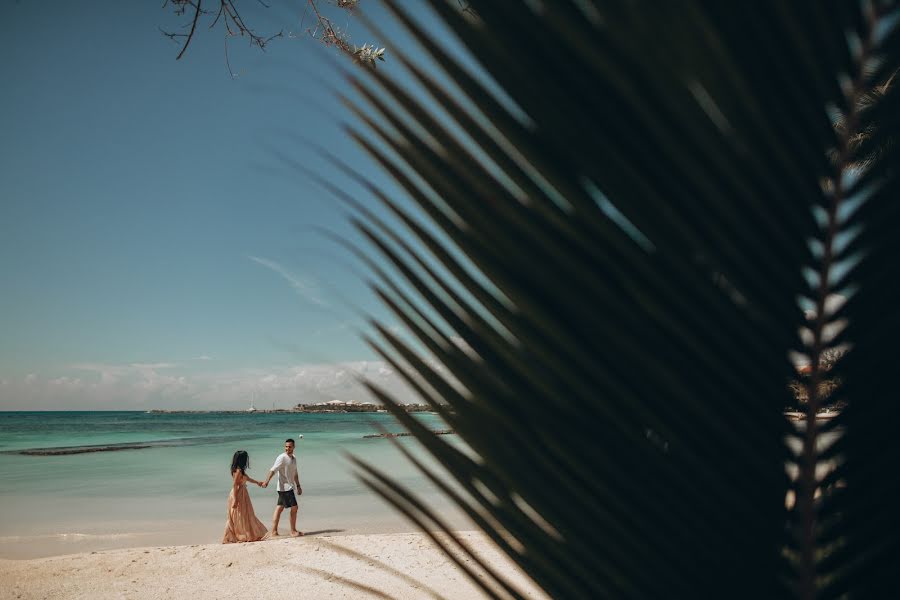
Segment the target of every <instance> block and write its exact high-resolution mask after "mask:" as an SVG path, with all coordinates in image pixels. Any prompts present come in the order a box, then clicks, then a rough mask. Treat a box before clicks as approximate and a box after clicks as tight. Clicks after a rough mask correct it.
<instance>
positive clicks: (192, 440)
mask: <svg viewBox="0 0 900 600" xmlns="http://www.w3.org/2000/svg"><path fill="white" fill-rule="evenodd" d="M246 438H247V436H246V435H219V436H199V437H189V438H174V439H169V440H150V441H140V442H122V443H119V444H94V445H87V446H58V447H56V448H24V449H22V450H2V451H0V454H21V455H24V456H67V455H70V454H88V453H91V452H118V451H119V450H146V449H147V448H171V447H176V446H199V445H202V444H219V443H222V442H228V441H231V440H244V439H246Z"/></svg>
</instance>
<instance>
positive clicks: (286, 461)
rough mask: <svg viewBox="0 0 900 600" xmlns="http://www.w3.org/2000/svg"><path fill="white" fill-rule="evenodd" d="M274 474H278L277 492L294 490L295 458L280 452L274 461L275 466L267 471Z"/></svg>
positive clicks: (295, 475) (295, 476)
mask: <svg viewBox="0 0 900 600" xmlns="http://www.w3.org/2000/svg"><path fill="white" fill-rule="evenodd" d="M269 470H270V471H272V472H274V473H278V491H279V492H286V491H288V490H292V489H294V478H297V457H296V456H288V455H287V452H282V453H281V454H279V455H278V458H276V459H275V464H274V465H272V468H271V469H269ZM298 480H299V479H298Z"/></svg>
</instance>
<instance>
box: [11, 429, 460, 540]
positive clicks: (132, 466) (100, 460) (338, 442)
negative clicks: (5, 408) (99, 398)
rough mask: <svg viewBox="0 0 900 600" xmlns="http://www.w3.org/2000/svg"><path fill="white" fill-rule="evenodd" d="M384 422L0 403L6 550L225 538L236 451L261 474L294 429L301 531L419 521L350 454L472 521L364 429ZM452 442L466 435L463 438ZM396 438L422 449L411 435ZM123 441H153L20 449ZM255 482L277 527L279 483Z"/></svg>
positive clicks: (389, 528) (256, 496) (456, 522)
mask: <svg viewBox="0 0 900 600" xmlns="http://www.w3.org/2000/svg"><path fill="white" fill-rule="evenodd" d="M417 418H419V419H421V420H422V421H423V422H424V423H425V424H426V425H427V426H429V427H430V428H432V429H442V428H444V427H445V426H444V424H443V423H442V422H441V421H440V419H439V418H438V417H437V416H436V415H432V414H427V413H424V414H422V413H420V414H417ZM379 428H383V429H384V430H387V431H391V432H399V431H402V427H401V426H400V425H399V424H398V423H397V422H396V421H395V420H394V418H393V417H391V416H390V415H388V414H385V413H316V414H303V413H267V414H263V413H247V414H227V413H190V414H189V413H181V414H175V413H173V414H148V413H143V412H0V482H2V484H0V507H2V510H0V558H31V557H37V556H50V555H58V554H70V553H75V552H85V551H94V550H103V549H111V548H122V547H134V546H170V545H179V544H201V543H214V542H219V541H220V540H221V535H222V529H223V525H224V521H225V503H226V498H227V496H228V491H229V487H230V483H231V479H230V472H229V466H230V464H231V456H232V454H233V453H234V451H235V450H238V449H242V450H247V451H248V452H249V453H250V470H249V474H250V475H251V477H253V478H254V479H263V478H264V477H265V475H266V473H267V471H268V469H269V467H270V466H271V465H272V462H273V460H274V459H275V457H276V456H277V455H278V454H279V453H280V452H281V451H282V445H283V442H284V440H285V439H286V438H288V437H292V438H294V439H296V440H297V450H296V456H297V457H298V461H299V467H300V481H301V484H302V486H303V491H304V493H303V496H302V498H301V502H300V518H299V527H300V528H301V529H302V530H304V531H307V532H311V533H316V532H320V533H323V534H324V533H327V534H329V535H340V534H351V533H382V532H384V533H386V532H401V531H414V530H415V527H414V526H413V525H411V524H409V523H407V522H406V520H405V519H404V518H403V517H402V516H400V515H398V514H397V513H395V511H394V510H393V509H392V508H390V507H389V506H388V505H387V504H385V503H384V502H383V501H382V500H381V499H380V498H378V497H377V496H375V495H374V494H372V493H371V492H369V491H368V490H367V489H366V488H365V487H364V486H363V485H362V484H361V483H359V482H358V481H357V480H356V479H355V477H354V476H353V474H352V472H353V470H352V468H351V465H350V463H349V461H348V460H347V459H346V455H347V454H348V453H349V454H352V455H355V456H357V457H359V458H362V459H364V460H366V461H368V462H370V463H372V464H375V465H376V466H378V467H379V468H380V469H382V470H383V471H386V472H387V473H389V474H390V475H392V476H393V477H394V478H395V479H397V480H398V481H400V482H401V483H403V484H404V485H406V486H407V487H408V488H410V489H411V490H413V491H415V492H416V493H417V494H419V495H420V496H421V497H422V498H423V499H425V500H426V501H427V502H428V503H429V505H431V506H433V507H435V508H437V509H438V510H440V511H441V515H442V516H443V517H444V518H446V519H448V520H449V522H450V523H451V524H452V525H453V526H454V527H457V528H465V527H466V526H467V523H466V521H465V519H464V517H462V516H461V515H460V514H459V513H458V512H457V511H455V510H454V509H453V508H452V507H451V506H450V505H449V504H448V503H447V502H446V501H445V500H444V499H443V498H442V497H441V496H440V495H439V494H438V493H437V492H436V491H435V490H434V489H433V487H431V485H430V484H429V483H428V482H427V480H426V479H425V478H424V477H423V476H421V475H420V474H419V473H418V471H416V469H415V468H414V467H413V466H412V465H410V464H409V463H408V462H407V461H406V460H405V459H404V458H403V457H402V456H401V455H400V453H399V452H398V451H397V450H396V449H395V448H394V447H393V444H392V443H391V441H390V440H387V439H383V438H374V439H372V438H369V439H367V438H364V437H363V436H364V435H366V434H369V433H377V432H378V431H379ZM300 435H302V436H303V437H302V439H301V438H300ZM445 439H448V441H450V440H452V443H458V441H456V440H455V436H447V437H446V438H445ZM398 441H399V442H400V443H401V444H405V445H407V446H408V447H410V448H412V449H414V451H415V453H416V454H417V455H418V456H420V457H423V458H424V455H423V453H422V452H421V451H420V450H419V449H418V446H417V444H416V442H415V441H413V440H412V438H398ZM115 445H123V446H145V447H141V448H136V449H125V450H117V451H98V452H88V453H79V454H62V455H53V456H42V455H27V454H22V452H25V451H32V450H38V451H45V450H48V449H56V450H58V449H65V448H72V447H83V446H98V447H115ZM248 489H249V491H250V496H251V499H252V501H253V504H254V508H255V510H256V513H257V516H258V517H259V518H260V519H261V520H262V521H263V522H264V523H267V524H268V523H269V522H270V518H271V513H272V509H273V508H274V505H275V498H276V493H275V491H274V490H275V486H274V485H270V486H269V487H268V488H267V489H262V488H259V487H257V486H253V485H251V486H248ZM286 517H287V516H286V515H285V516H283V517H282V524H281V530H282V532H284V531H286V530H287V521H286Z"/></svg>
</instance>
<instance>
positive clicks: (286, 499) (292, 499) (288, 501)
mask: <svg viewBox="0 0 900 600" xmlns="http://www.w3.org/2000/svg"><path fill="white" fill-rule="evenodd" d="M278 506H283V507H285V508H290V507H292V506H297V496H295V495H294V490H288V491H286V492H278Z"/></svg>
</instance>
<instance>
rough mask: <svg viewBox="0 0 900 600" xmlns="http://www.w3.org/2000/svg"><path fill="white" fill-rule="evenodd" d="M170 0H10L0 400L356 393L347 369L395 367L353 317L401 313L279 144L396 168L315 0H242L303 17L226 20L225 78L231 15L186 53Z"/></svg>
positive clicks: (305, 157) (311, 162) (87, 403)
mask: <svg viewBox="0 0 900 600" xmlns="http://www.w3.org/2000/svg"><path fill="white" fill-rule="evenodd" d="M160 4H161V3H157V2H149V3H148V2H113V3H100V2H55V3H52V8H48V6H47V4H46V3H34V2H10V3H4V4H3V7H2V8H0V11H2V13H3V14H2V18H0V28H2V39H3V40H4V41H5V49H4V52H3V53H2V56H0V65H2V69H3V73H4V76H5V77H4V78H5V83H4V85H3V86H0V119H2V131H3V135H2V138H0V202H2V215H3V216H2V219H0V276H2V281H3V293H2V295H0V409H81V408H110V409H115V408H122V409H128V408H135V409H144V408H153V407H185V408H231V407H239V408H242V407H245V406H246V405H247V402H248V400H249V396H250V395H251V393H253V392H256V393H257V394H258V397H259V398H260V400H259V404H261V405H268V404H274V405H276V406H282V407H286V406H290V405H292V404H294V403H296V402H297V401H319V400H323V399H325V400H327V399H331V398H332V397H341V396H344V397H348V398H351V397H352V398H355V399H360V394H359V392H358V389H356V388H355V387H354V386H353V385H352V384H351V383H349V382H350V381H351V380H352V374H353V373H359V372H366V373H368V374H370V375H372V374H374V375H376V376H377V377H380V378H381V379H382V381H383V382H384V383H385V384H386V385H389V386H390V385H394V382H393V381H392V380H391V373H390V372H389V370H386V369H385V368H384V366H383V365H381V364H380V363H378V362H377V361H375V360H374V356H373V354H372V353H371V352H370V351H369V350H368V349H367V348H366V347H365V345H364V344H363V343H362V342H361V341H360V338H359V335H358V332H359V330H360V328H363V327H364V323H363V319H362V318H361V317H360V311H362V312H367V313H372V314H375V315H376V316H378V317H379V318H382V319H385V320H386V321H387V322H388V323H389V324H391V320H390V318H389V317H388V315H387V314H386V313H385V312H384V311H383V309H381V308H380V307H379V306H378V304H377V302H376V301H375V300H374V299H373V298H372V297H371V295H370V294H368V293H367V291H366V287H365V284H364V282H363V281H362V280H361V278H360V276H359V272H358V271H359V269H360V265H359V264H358V263H355V262H354V261H353V260H352V258H351V257H350V256H349V253H348V252H347V251H345V250H343V249H342V248H340V247H339V246H338V245H337V244H335V243H334V242H331V241H329V240H328V239H327V238H326V237H325V236H323V235H322V234H321V233H319V232H318V228H325V229H327V230H330V231H332V232H335V233H338V234H339V235H342V236H346V237H348V238H350V239H355V237H354V235H353V232H352V230H351V228H350V226H349V223H348V221H347V218H346V215H345V214H344V212H343V211H342V210H341V208H340V206H339V205H338V203H337V201H336V200H334V199H333V198H331V197H329V196H328V195H327V194H325V193H324V192H323V191H322V190H320V189H319V188H317V187H316V186H315V185H314V184H313V183H312V181H311V180H310V179H309V178H308V177H306V176H305V175H304V174H303V173H301V172H298V171H297V170H296V169H292V168H291V167H290V166H288V165H287V164H286V163H285V161H284V157H288V158H289V159H290V160H295V161H297V162H299V163H302V164H304V165H306V166H308V167H309V168H311V169H313V170H315V171H317V172H320V173H322V174H323V175H325V176H326V177H329V178H331V179H332V180H333V181H335V182H337V183H339V184H340V185H341V186H342V187H345V188H346V189H347V190H348V191H350V192H351V193H354V194H356V195H357V196H358V197H360V199H362V200H364V201H368V200H367V199H366V198H365V197H363V196H359V195H358V194H359V190H358V189H356V188H354V187H353V186H352V185H351V184H350V183H349V182H347V181H346V179H345V178H344V177H342V176H340V175H339V173H338V172H337V171H336V170H335V169H334V168H333V167H331V166H330V165H329V163H328V161H327V160H325V159H324V158H323V157H321V156H320V155H319V153H318V151H317V150H316V148H315V146H314V145H313V143H311V142H314V143H315V144H321V145H322V146H324V147H326V148H328V149H329V150H330V151H332V152H333V153H335V154H336V155H339V156H341V157H342V158H344V159H345V160H347V161H348V162H349V163H351V164H352V165H354V167H356V168H358V169H359V170H360V171H362V172H363V173H364V174H365V175H366V176H367V177H370V178H371V179H372V180H373V181H376V182H378V183H379V184H381V185H386V186H388V185H389V184H388V182H387V181H386V180H385V178H384V176H383V175H382V173H381V172H380V171H379V170H378V169H377V168H376V167H374V166H373V165H371V164H370V163H368V162H367V161H366V160H365V158H364V156H363V154H362V153H361V151H359V150H357V148H356V147H355V146H354V144H353V143H352V142H351V141H350V140H349V138H348V137H347V136H346V135H345V134H344V133H343V131H342V129H341V121H342V120H351V119H350V115H349V113H348V112H347V111H345V110H344V109H342V107H341V106H340V105H339V103H338V102H337V101H336V99H335V93H336V92H335V90H342V88H343V84H342V80H341V78H340V77H339V76H338V75H337V74H336V72H335V65H334V61H335V60H341V59H340V57H337V55H336V54H334V53H333V52H330V51H328V50H327V49H325V48H322V47H320V45H319V44H317V43H316V42H314V41H312V40H310V39H308V38H307V37H304V36H303V35H302V28H300V27H299V20H300V15H301V14H302V12H303V11H302V7H303V4H304V3H302V2H293V3H290V2H285V3H283V4H281V5H277V4H275V5H273V7H272V8H271V9H269V10H264V9H262V8H261V6H260V5H259V4H258V3H250V2H247V3H244V5H246V9H245V12H246V14H245V17H246V18H247V20H248V21H249V22H250V23H251V24H252V25H255V28H256V29H257V30H259V31H261V32H267V31H268V32H274V31H277V30H278V29H281V28H282V27H283V28H284V29H285V33H286V34H287V33H294V34H298V35H296V36H288V37H287V38H286V39H281V40H276V41H273V42H272V43H271V44H270V46H269V50H268V52H267V53H265V54H262V53H260V52H259V51H256V50H252V49H249V48H247V47H246V44H245V43H244V42H243V41H242V40H240V39H236V40H232V41H231V42H230V43H229V59H230V64H231V67H232V69H233V70H234V71H235V72H236V73H237V75H238V76H237V77H236V78H234V79H233V78H232V77H230V76H229V74H228V71H227V69H226V63H225V57H224V53H223V32H222V30H221V29H217V30H213V31H202V32H201V33H202V35H199V36H198V37H197V38H196V39H195V40H194V41H193V42H192V44H191V47H190V49H189V50H188V52H187V54H186V55H185V57H184V58H183V59H182V60H180V61H177V62H176V60H175V57H176V55H177V53H178V50H179V47H178V46H177V45H176V44H174V43H173V42H171V41H170V40H168V39H166V38H165V37H164V36H163V35H162V34H161V33H160V31H159V27H162V28H168V29H174V28H175V27H177V25H178V23H180V22H181V21H178V20H175V19H173V17H172V16H171V15H170V14H169V13H167V12H166V11H164V10H163V9H161V8H160ZM369 4H371V3H369ZM239 6H242V5H239ZM373 16H374V18H375V19H376V21H377V22H380V23H382V24H384V23H383V21H381V20H380V18H381V17H380V15H378V14H375V15H373ZM343 21H346V19H344V20H343ZM307 23H309V21H308V20H307ZM349 25H350V32H351V35H352V36H353V41H354V42H356V43H359V44H362V43H364V42H370V41H379V42H381V41H380V40H374V39H373V38H372V37H371V36H367V35H366V32H365V30H364V28H363V26H362V24H361V23H359V22H352V21H351V22H349ZM388 31H389V32H391V31H393V30H391V29H389V30H388ZM391 38H392V39H391V42H393V43H394V44H395V45H400V44H402V43H403V42H402V38H401V37H400V36H399V35H397V36H396V37H395V34H393V33H392V34H391ZM384 45H388V61H390V53H391V51H392V50H393V49H394V48H393V47H391V44H390V43H387V42H384ZM383 68H387V69H391V63H390V62H388V63H386V65H385V66H384V67H383ZM343 91H345V90H343ZM354 265H355V266H354Z"/></svg>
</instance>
